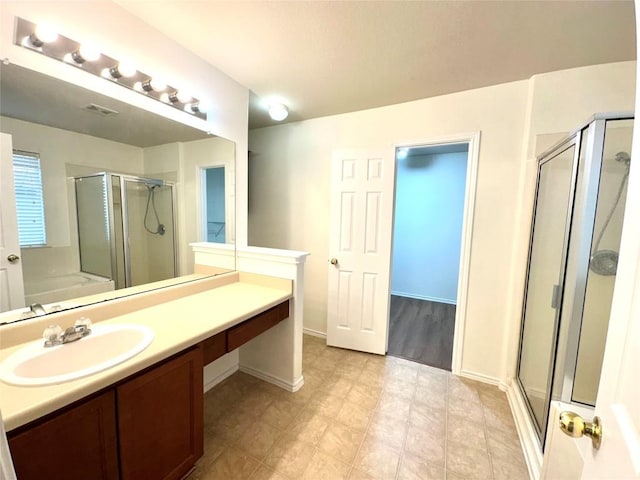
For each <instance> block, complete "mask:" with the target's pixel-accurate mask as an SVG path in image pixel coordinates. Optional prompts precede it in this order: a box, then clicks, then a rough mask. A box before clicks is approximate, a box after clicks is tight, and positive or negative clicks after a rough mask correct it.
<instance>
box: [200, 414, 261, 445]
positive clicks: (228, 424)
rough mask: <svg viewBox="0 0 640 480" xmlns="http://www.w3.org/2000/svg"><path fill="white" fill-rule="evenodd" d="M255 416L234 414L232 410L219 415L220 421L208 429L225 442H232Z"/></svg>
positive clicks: (250, 423)
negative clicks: (224, 414)
mask: <svg viewBox="0 0 640 480" xmlns="http://www.w3.org/2000/svg"><path fill="white" fill-rule="evenodd" d="M255 421H256V418H255V417H253V416H251V415H236V414H235V413H234V412H231V413H230V414H228V415H226V416H223V417H221V419H220V421H219V422H218V423H217V424H215V425H214V426H212V427H211V428H210V429H209V430H210V431H211V432H212V434H214V435H216V436H217V437H219V438H222V439H224V440H225V441H226V442H227V443H233V442H235V441H236V440H238V438H240V435H242V434H243V433H244V432H245V431H246V430H247V429H248V428H249V427H250V426H251V425H252V424H254V423H255Z"/></svg>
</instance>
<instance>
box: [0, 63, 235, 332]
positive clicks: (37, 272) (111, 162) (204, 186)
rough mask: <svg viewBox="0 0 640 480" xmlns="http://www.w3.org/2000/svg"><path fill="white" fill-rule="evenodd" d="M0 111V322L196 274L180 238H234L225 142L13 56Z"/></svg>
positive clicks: (0, 75) (1, 85) (231, 161)
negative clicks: (4, 221)
mask: <svg viewBox="0 0 640 480" xmlns="http://www.w3.org/2000/svg"><path fill="white" fill-rule="evenodd" d="M105 81H106V80H105ZM167 108H170V107H167ZM0 114H1V117H0V130H1V131H2V143H3V148H2V165H1V170H0V180H2V182H3V184H2V185H3V188H2V190H1V191H0V195H1V196H2V198H1V199H0V201H1V202H2V204H3V214H4V215H6V210H7V209H13V211H14V212H15V215H16V216H17V218H18V229H17V230H18V231H13V230H14V229H8V228H4V227H0V236H1V237H2V238H0V247H1V248H0V253H1V254H2V257H3V258H2V261H3V262H4V263H3V264H2V265H1V266H2V268H0V278H1V279H2V283H3V285H2V288H0V290H1V291H0V300H1V305H0V307H1V309H0V324H1V323H4V322H7V321H14V320H16V319H19V318H29V317H30V316H31V315H33V314H34V313H33V310H34V308H30V306H31V305H34V304H38V305H43V306H44V310H45V312H46V313H50V312H52V311H59V310H60V309H67V308H74V307H77V306H81V305H85V304H87V303H94V302H97V301H103V300H108V299H111V298H114V297H118V296H121V295H125V294H131V293H135V292H138V291H141V290H142V291H145V290H147V289H149V288H158V287H161V286H164V285H166V284H173V283H176V282H180V281H190V280H193V279H194V278H195V276H194V275H192V272H193V255H192V253H191V248H190V247H189V243H191V242H198V241H210V242H216V243H226V244H233V243H235V191H234V185H235V181H234V177H235V145H234V143H233V142H231V141H229V140H227V139H224V138H221V137H215V136H213V135H209V134H207V133H206V132H204V131H201V130H198V129H196V128H193V127H191V126H187V125H184V124H182V123H179V122H176V121H174V120H170V119H168V118H166V117H162V116H159V115H156V114H153V113H150V112H148V111H145V110H142V109H139V108H136V107H133V106H132V105H130V104H128V103H124V102H121V101H118V100H115V99H113V98H111V97H107V96H104V95H101V94H98V93H96V92H93V91H90V90H87V89H84V88H81V87H78V86H75V85H72V84H69V83H66V82H64V81H61V80H59V79H55V78H52V77H49V76H46V75H43V74H41V73H38V72H34V71H32V70H29V69H25V68H22V67H19V66H16V65H13V64H9V65H1V66H0ZM9 144H10V148H9V147H8V145H9ZM7 172H10V173H11V174H12V175H13V177H14V178H13V182H12V184H13V186H14V190H15V192H10V189H8V188H6V187H5V183H4V182H5V181H6V178H7V176H8V175H7ZM5 197H6V198H5ZM0 218H2V217H0ZM11 237H14V238H13V240H12V238H11ZM12 242H13V246H12ZM16 242H17V243H16ZM14 250H15V251H14ZM5 257H6V258H5ZM15 257H18V258H15ZM11 260H12V261H11ZM7 262H9V263H7ZM18 265H19V266H20V271H21V274H22V275H21V276H22V278H21V279H20V278H18V277H19V276H18V277H16V276H15V275H14V276H13V277H11V276H10V275H9V273H8V272H10V268H11V267H14V271H15V267H16V266H18ZM222 271H223V270H220V272H222ZM16 278H18V279H16ZM18 282H19V283H21V285H18V284H17V283H18ZM21 289H22V294H21V295H20V296H21V297H22V298H18V299H17V300H16V297H15V292H16V291H20V290H21ZM12 295H13V298H12ZM37 308H38V307H35V309H37ZM9 311H10V313H8V312H9ZM2 312H4V313H2ZM39 313H43V312H42V310H40V311H39Z"/></svg>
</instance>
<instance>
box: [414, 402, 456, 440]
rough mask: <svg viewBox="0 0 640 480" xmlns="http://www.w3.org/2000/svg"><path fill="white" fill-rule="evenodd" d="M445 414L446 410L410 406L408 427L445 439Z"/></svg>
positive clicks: (427, 406)
mask: <svg viewBox="0 0 640 480" xmlns="http://www.w3.org/2000/svg"><path fill="white" fill-rule="evenodd" d="M446 421H447V413H446V410H439V409H437V408H430V407H429V405H427V404H416V403H414V404H413V405H411V412H410V413H409V425H411V426H413V427H416V428H418V429H422V430H427V431H429V432H432V434H433V435H434V436H436V437H438V438H445V429H446Z"/></svg>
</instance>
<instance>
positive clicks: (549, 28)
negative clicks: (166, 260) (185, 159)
mask: <svg viewBox="0 0 640 480" xmlns="http://www.w3.org/2000/svg"><path fill="white" fill-rule="evenodd" d="M114 1H116V2H117V3H118V4H120V5H121V6H123V7H124V8H125V9H127V10H128V11H130V12H131V13H133V14H134V15H136V16H138V17H140V18H141V19H143V20H144V21H145V22H147V23H149V24H150V25H152V26H154V27H155V28H157V29H158V30H160V31H161V32H163V33H164V34H166V35H168V36H169V37H171V38H173V39H174V40H175V41H176V42H177V43H179V44H181V45H182V46H184V47H185V48H187V49H189V50H191V51H193V52H194V53H196V54H197V55H199V56H200V57H201V58H203V59H204V60H206V61H207V62H209V63H211V64H212V65H214V66H216V67H217V68H219V69H220V70H222V71H223V72H225V73H226V74H228V75H229V76H230V77H232V78H233V79H235V80H236V81H237V82H239V83H240V84H242V85H244V86H246V87H248V88H249V89H250V90H251V91H252V92H253V93H254V94H255V95H252V101H251V106H250V112H249V123H250V128H258V127H262V126H267V125H271V124H273V123H275V122H273V121H271V120H270V119H269V118H268V115H267V114H266V111H265V110H264V108H263V106H262V105H260V101H261V100H266V99H269V98H271V97H280V98H281V99H282V100H283V101H284V102H285V103H286V104H287V105H288V107H289V110H290V115H289V118H288V119H287V120H286V121H298V120H305V119H310V118H317V117H322V116H326V115H334V114H339V113H346V112H351V111H357V110H363V109H367V108H373V107H379V106H383V105H391V104H395V103H401V102H406V101H411V100H417V99H421V98H427V97H432V96H436V95H442V94H447V93H452V92H458V91H463V90H469V89H473V88H479V87H484V86H488V85H495V84H499V83H505V82H511V81H516V80H522V79H527V78H530V77H531V76H532V75H535V74H537V73H543V72H549V71H554V70H562V69H566V68H573V67H579V66H584V65H592V64H599V63H609V62H618V61H625V60H635V58H636V51H635V16H634V5H633V2H632V1H613V0H606V1H596V0H594V1H515V0H513V1H310V2H308V1H286V2H282V1H206V0H200V1H196V0H114Z"/></svg>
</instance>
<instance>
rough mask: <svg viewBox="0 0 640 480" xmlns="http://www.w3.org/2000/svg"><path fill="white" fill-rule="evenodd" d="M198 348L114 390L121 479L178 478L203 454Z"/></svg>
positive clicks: (201, 366) (200, 373)
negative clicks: (115, 394)
mask: <svg viewBox="0 0 640 480" xmlns="http://www.w3.org/2000/svg"><path fill="white" fill-rule="evenodd" d="M202 369H203V365H202V349H201V347H200V346H198V347H195V348H193V349H191V350H188V351H187V352H185V353H183V354H181V355H179V356H177V357H175V358H173V359H171V360H168V361H167V362H165V363H162V364H161V365H160V366H158V367H155V368H153V369H152V370H149V371H148V372H146V373H143V374H141V375H139V376H137V377H135V378H133V379H132V380H129V381H127V382H125V383H123V384H122V385H120V386H118V387H117V389H116V392H117V405H118V432H119V438H120V444H119V450H120V473H121V478H122V480H140V479H154V480H163V479H164V480H168V479H179V478H182V477H183V476H184V474H185V473H187V472H188V471H189V470H190V469H191V467H192V466H193V465H194V464H195V462H196V460H197V459H198V458H200V457H201V456H202V453H203V440H204V439H203V410H202V409H203V407H202V403H203V385H202Z"/></svg>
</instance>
